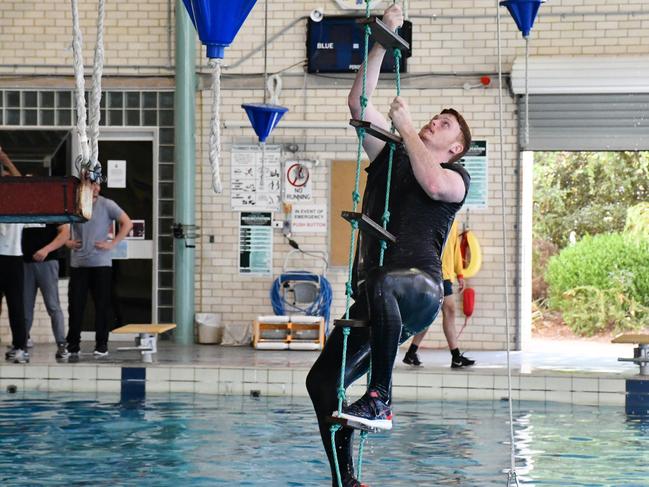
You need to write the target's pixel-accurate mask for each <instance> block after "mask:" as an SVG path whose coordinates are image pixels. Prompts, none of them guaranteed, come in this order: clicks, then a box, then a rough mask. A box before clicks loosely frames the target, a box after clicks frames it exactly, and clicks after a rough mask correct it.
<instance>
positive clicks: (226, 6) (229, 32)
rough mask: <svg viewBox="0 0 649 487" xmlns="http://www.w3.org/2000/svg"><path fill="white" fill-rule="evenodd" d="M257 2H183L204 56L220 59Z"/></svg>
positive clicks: (215, 0) (221, 0)
mask: <svg viewBox="0 0 649 487" xmlns="http://www.w3.org/2000/svg"><path fill="white" fill-rule="evenodd" d="M256 1H257V0H183V3H184V4H185V8H186V9H187V13H188V14H189V17H190V18H191V19H192V23H193V24H194V27H196V30H197V31H198V37H199V38H200V40H201V42H202V43H203V44H205V46H207V57H208V58H210V59H214V58H219V59H223V55H224V50H225V48H226V47H228V46H229V45H230V44H232V41H233V40H234V38H235V36H236V35H237V32H239V29H240V28H241V26H242V25H243V23H244V21H245V20H246V17H248V14H249V13H250V11H251V10H252V7H254V6H255V3H256Z"/></svg>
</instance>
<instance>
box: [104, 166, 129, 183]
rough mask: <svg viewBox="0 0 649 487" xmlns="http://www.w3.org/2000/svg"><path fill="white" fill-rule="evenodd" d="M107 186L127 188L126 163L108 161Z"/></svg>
mask: <svg viewBox="0 0 649 487" xmlns="http://www.w3.org/2000/svg"><path fill="white" fill-rule="evenodd" d="M106 165H107V166H108V171H107V176H108V182H107V184H106V185H107V186H108V187H109V188H125V187H126V161H108V162H107V163H106Z"/></svg>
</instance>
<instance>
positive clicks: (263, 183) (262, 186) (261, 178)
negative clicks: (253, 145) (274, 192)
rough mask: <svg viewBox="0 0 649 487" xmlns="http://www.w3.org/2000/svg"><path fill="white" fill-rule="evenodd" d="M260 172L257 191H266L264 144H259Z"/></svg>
mask: <svg viewBox="0 0 649 487" xmlns="http://www.w3.org/2000/svg"><path fill="white" fill-rule="evenodd" d="M260 145H261V172H260V174H259V189H260V190H261V191H264V190H265V189H266V142H261V143H260Z"/></svg>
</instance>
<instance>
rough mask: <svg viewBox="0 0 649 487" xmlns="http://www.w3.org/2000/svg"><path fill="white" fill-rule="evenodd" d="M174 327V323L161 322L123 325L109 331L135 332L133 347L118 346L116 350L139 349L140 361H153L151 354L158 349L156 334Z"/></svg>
mask: <svg viewBox="0 0 649 487" xmlns="http://www.w3.org/2000/svg"><path fill="white" fill-rule="evenodd" d="M174 328H176V324H175V323H162V324H156V325H151V324H148V325H125V326H121V327H119V328H116V329H114V330H113V331H112V332H111V333H137V334H138V336H137V337H135V346H134V347H120V348H118V349H117V350H118V351H122V350H139V351H140V352H141V353H142V362H147V363H151V362H153V354H154V353H156V352H157V351H158V346H157V345H158V334H160V333H164V332H165V331H169V330H173V329H174Z"/></svg>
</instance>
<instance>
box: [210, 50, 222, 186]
mask: <svg viewBox="0 0 649 487" xmlns="http://www.w3.org/2000/svg"><path fill="white" fill-rule="evenodd" d="M221 61H222V60H221V59H218V58H214V59H210V61H209V67H210V68H211V69H212V120H211V122H210V123H211V129H210V167H211V168H212V188H213V189H214V192H215V193H216V194H220V193H221V192H222V191H223V185H222V184H221V174H220V173H221V169H220V167H219V163H220V160H221V114H220V111H219V110H220V107H221Z"/></svg>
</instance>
